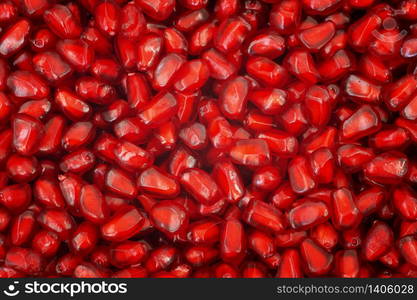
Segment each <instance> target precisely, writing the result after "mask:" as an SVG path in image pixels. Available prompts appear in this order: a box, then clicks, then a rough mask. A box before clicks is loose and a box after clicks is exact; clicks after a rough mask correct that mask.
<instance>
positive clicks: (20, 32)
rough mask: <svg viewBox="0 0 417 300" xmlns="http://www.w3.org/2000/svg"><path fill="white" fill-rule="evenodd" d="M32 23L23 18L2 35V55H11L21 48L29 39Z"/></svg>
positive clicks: (0, 52) (0, 51)
mask: <svg viewBox="0 0 417 300" xmlns="http://www.w3.org/2000/svg"><path fill="white" fill-rule="evenodd" d="M30 30H31V23H30V22H29V20H27V19H22V20H20V21H18V22H16V23H14V24H13V25H12V26H11V27H9V28H8V29H7V31H5V32H4V33H3V34H2V36H1V37H0V55H1V56H3V57H10V56H12V55H14V54H16V53H17V52H19V50H21V49H22V48H23V47H24V46H25V45H26V43H27V42H28V40H29V34H30Z"/></svg>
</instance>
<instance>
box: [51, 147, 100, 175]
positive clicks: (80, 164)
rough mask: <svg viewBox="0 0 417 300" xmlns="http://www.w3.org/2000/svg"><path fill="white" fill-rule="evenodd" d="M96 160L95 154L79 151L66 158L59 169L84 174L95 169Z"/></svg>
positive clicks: (85, 150) (84, 150)
mask: <svg viewBox="0 0 417 300" xmlns="http://www.w3.org/2000/svg"><path fill="white" fill-rule="evenodd" d="M95 160H96V158H95V156H94V153H93V152H91V151H89V150H87V149H79V150H77V151H74V152H72V153H70V154H67V155H66V156H64V157H63V159H62V160H61V163H60V165H59V167H60V169H61V170H62V171H63V172H74V173H77V174H83V173H85V172H87V171H89V170H91V168H93V167H94V164H95Z"/></svg>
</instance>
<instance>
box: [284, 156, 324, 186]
mask: <svg viewBox="0 0 417 300" xmlns="http://www.w3.org/2000/svg"><path fill="white" fill-rule="evenodd" d="M288 177H289V181H290V183H291V187H292V189H293V191H294V192H295V193H298V194H302V193H306V192H308V191H311V190H312V189H314V188H315V187H316V184H317V183H316V181H315V179H314V177H313V171H312V169H311V166H310V164H309V163H308V161H307V159H306V158H305V157H302V156H296V157H294V158H293V159H292V160H291V162H290V163H289V165H288Z"/></svg>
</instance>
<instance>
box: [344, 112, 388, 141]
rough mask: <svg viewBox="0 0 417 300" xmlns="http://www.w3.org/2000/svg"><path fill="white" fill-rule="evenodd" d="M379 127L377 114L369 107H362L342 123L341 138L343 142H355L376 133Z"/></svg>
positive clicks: (379, 122)
mask: <svg viewBox="0 0 417 300" xmlns="http://www.w3.org/2000/svg"><path fill="white" fill-rule="evenodd" d="M380 127H381V121H380V117H379V115H378V113H377V112H376V111H375V110H374V109H373V108H372V107H371V106H369V105H363V106H361V107H360V108H359V109H358V110H357V111H356V112H354V113H353V114H352V115H351V116H350V117H349V118H348V119H346V120H345V121H344V122H343V124H342V128H341V129H342V132H341V137H342V139H344V140H349V141H356V140H358V139H360V138H362V137H364V136H367V135H370V134H372V133H375V132H377V131H378V130H379V128H380Z"/></svg>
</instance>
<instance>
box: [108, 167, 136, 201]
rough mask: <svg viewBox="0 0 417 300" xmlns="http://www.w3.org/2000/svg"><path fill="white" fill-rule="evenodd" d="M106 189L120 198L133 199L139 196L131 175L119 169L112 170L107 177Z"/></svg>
mask: <svg viewBox="0 0 417 300" xmlns="http://www.w3.org/2000/svg"><path fill="white" fill-rule="evenodd" d="M104 187H105V188H106V189H107V190H108V191H109V192H111V193H113V194H115V195H118V196H120V197H124V198H128V199H133V198H135V196H136V194H137V189H136V185H135V182H134V181H133V179H132V178H131V177H130V175H129V174H128V173H127V172H125V171H123V170H121V169H119V168H111V169H110V170H108V172H107V173H106V175H105V182H104Z"/></svg>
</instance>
